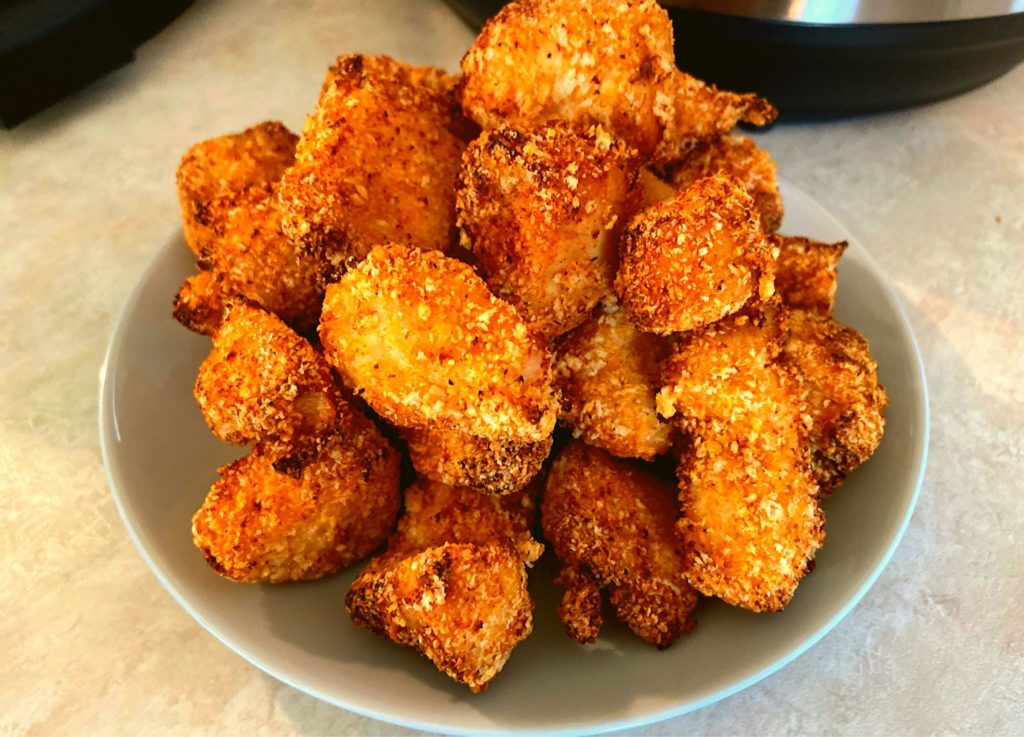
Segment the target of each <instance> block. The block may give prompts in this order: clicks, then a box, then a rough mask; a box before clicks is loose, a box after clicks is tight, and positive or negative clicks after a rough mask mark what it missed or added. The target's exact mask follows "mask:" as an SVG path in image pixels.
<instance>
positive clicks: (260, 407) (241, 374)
mask: <svg viewBox="0 0 1024 737" xmlns="http://www.w3.org/2000/svg"><path fill="white" fill-rule="evenodd" d="M195 396H196V400H197V401H198V402H199V408H200V409H201V410H202V412H203V418H204V419H205V420H206V423H207V424H208V425H209V426H210V429H211V430H212V431H213V434H214V435H215V436H217V437H218V438H219V439H221V440H224V441H226V442H229V443H239V444H246V443H262V444H263V445H264V446H265V453H266V454H267V455H270V456H273V457H275V458H276V457H280V456H283V455H289V454H291V453H293V452H296V451H297V450H298V449H300V448H301V447H302V446H304V445H306V444H307V443H308V442H310V441H312V440H313V439H314V438H316V436H317V435H319V434H320V433H322V432H325V431H328V430H329V429H330V428H332V427H333V426H334V424H335V423H336V421H337V420H338V416H339V413H341V412H342V411H344V409H345V407H346V402H345V400H344V399H343V398H342V396H341V393H340V392H339V390H338V387H337V386H336V385H335V383H334V377H333V376H332V375H331V369H330V366H328V364H327V362H326V361H325V360H324V357H323V356H321V355H320V354H319V353H317V352H316V350H314V349H313V346H311V345H310V344H309V342H308V341H306V340H305V339H304V338H302V337H301V336H299V335H298V334H297V333H296V332H295V331H294V330H292V329H291V328H289V327H288V326H287V325H285V324H284V322H282V321H281V319H280V318H278V317H277V316H275V315H273V314H271V313H269V312H266V311H265V310H262V309H260V308H258V307H254V306H252V305H249V304H246V303H235V304H232V305H231V306H230V307H229V309H228V311H227V315H226V317H225V318H224V320H223V322H222V323H221V325H220V327H219V328H218V329H217V332H216V333H214V335H213V348H212V350H211V351H210V355H209V356H207V357H206V359H205V360H204V361H203V363H202V365H201V366H200V367H199V375H198V376H197V377H196V383H195Z"/></svg>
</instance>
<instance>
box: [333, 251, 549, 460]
mask: <svg viewBox="0 0 1024 737" xmlns="http://www.w3.org/2000/svg"><path fill="white" fill-rule="evenodd" d="M320 339H321V341H322V342H323V346H324V351H325V355H326V356H327V358H328V360H329V361H330V362H331V363H332V365H334V367H335V368H336V369H338V371H339V373H340V374H341V376H342V377H343V379H344V381H345V382H346V383H347V384H348V386H350V387H351V388H352V389H354V390H355V391H356V392H358V393H359V394H360V395H361V396H362V397H363V398H364V399H365V400H366V402H367V403H368V404H369V405H370V407H372V408H373V410H374V411H375V412H377V413H378V414H380V415H381V416H383V417H384V418H385V419H387V420H388V421H389V422H392V423H394V424H395V425H398V426H399V427H406V428H428V427H433V426H435V425H437V424H440V425H443V426H445V427H450V428H451V429H454V430H458V431H459V432H463V433H467V434H471V435H477V436H479V437H481V438H488V439H503V440H515V441H520V442H540V441H543V440H545V439H546V438H547V437H548V436H549V435H550V434H551V431H552V429H553V428H554V424H555V416H556V414H557V401H556V399H555V394H554V389H553V385H552V372H551V360H550V356H549V354H548V352H547V349H546V346H545V345H544V343H543V341H542V340H541V339H540V338H539V337H538V336H536V335H535V334H534V333H533V332H532V331H531V330H530V329H529V328H528V327H527V326H526V323H525V322H523V320H522V319H521V318H520V317H519V315H518V314H517V313H516V311H515V309H514V308H513V307H512V306H511V305H510V304H508V303H507V302H505V301H503V300H500V299H498V298H497V297H495V296H494V295H492V294H491V293H490V291H488V289H487V285H486V284H484V281H483V279H481V278H480V277H479V276H477V275H476V274H475V273H474V272H473V270H472V269H471V268H470V267H469V266H467V265H466V264H464V263H462V262H460V261H456V260H455V259H451V258H448V257H446V256H444V255H443V254H441V253H439V252H437V251H421V250H419V249H416V248H409V247H406V246H401V245H394V244H392V245H387V246H378V247H376V248H374V249H373V250H372V251H371V252H370V254H369V255H368V256H367V257H366V259H365V260H364V261H363V262H362V263H360V264H359V265H358V266H356V267H354V268H352V269H350V270H349V271H348V272H347V273H346V274H345V275H344V276H343V277H342V278H341V280H340V281H338V282H337V283H336V284H332V285H330V287H328V289H327V296H326V299H325V300H324V309H323V314H322V316H321V319H320Z"/></svg>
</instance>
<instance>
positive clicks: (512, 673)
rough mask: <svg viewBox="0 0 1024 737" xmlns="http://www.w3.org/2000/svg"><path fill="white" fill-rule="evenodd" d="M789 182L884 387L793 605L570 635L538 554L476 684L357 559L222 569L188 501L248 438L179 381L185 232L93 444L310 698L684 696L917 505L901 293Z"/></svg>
mask: <svg viewBox="0 0 1024 737" xmlns="http://www.w3.org/2000/svg"><path fill="white" fill-rule="evenodd" d="M782 191H783V195H784V197H785V202H786V220H785V224H784V226H783V232H786V233H792V234H800V235H809V236H812V237H814V238H818V239H821V240H826V241H833V240H841V239H846V240H849V241H850V248H849V249H848V250H847V251H846V255H845V256H844V257H843V260H842V263H841V265H840V268H839V296H838V303H837V306H836V316H837V317H838V318H839V319H840V320H842V321H843V322H845V323H848V324H849V325H852V326H853V327H855V328H857V329H858V330H860V331H861V332H862V333H863V334H864V335H865V336H866V337H867V338H868V341H869V343H870V345H871V350H872V352H873V353H874V355H875V357H876V358H877V359H878V364H879V375H880V378H881V381H882V383H883V384H884V385H885V387H886V389H887V390H888V392H889V397H890V404H889V408H888V411H887V413H886V421H887V422H886V433H885V439H884V441H883V442H882V445H881V447H880V448H879V450H878V452H877V453H876V454H875V456H874V457H873V458H872V459H871V460H870V461H869V462H868V463H867V464H865V465H864V466H863V467H861V468H860V469H858V470H857V471H856V472H855V473H854V474H853V475H852V476H851V477H850V479H849V481H848V482H847V483H846V485H845V486H844V487H843V488H842V489H841V490H840V491H839V492H838V493H837V494H836V495H835V496H834V497H833V498H831V499H829V500H827V501H826V502H825V512H826V515H827V518H828V522H827V527H826V531H827V539H826V541H825V546H824V548H823V549H822V550H821V552H820V553H819V555H818V557H817V568H816V570H815V571H814V572H813V573H811V574H810V575H809V576H808V577H807V578H806V580H805V581H804V582H803V583H802V584H801V585H800V588H799V589H798V591H797V593H796V596H795V597H794V599H793V602H792V604H791V605H790V606H789V607H788V608H787V609H786V611H784V612H782V613H780V614H774V615H757V614H752V613H749V612H745V611H742V610H739V609H734V608H731V607H728V606H725V605H723V604H721V603H710V602H709V603H703V604H701V606H700V608H699V609H698V610H697V613H696V618H697V620H698V622H699V624H698V626H697V628H696V630H695V631H694V632H693V634H691V635H689V636H686V637H683V638H682V639H680V640H679V641H678V642H677V643H676V644H675V645H673V646H672V647H671V648H670V649H668V650H667V651H664V652H658V651H657V650H655V649H654V648H652V647H650V646H649V645H646V644H644V643H643V642H641V641H640V640H639V639H637V638H635V637H633V636H632V635H631V634H630V633H629V632H628V631H627V630H625V629H624V628H623V627H622V626H621V625H618V624H617V623H614V622H609V623H608V624H607V625H606V626H605V629H604V630H603V631H602V633H601V638H600V640H599V641H598V643H597V644H596V645H593V646H580V645H577V644H575V643H574V642H572V641H570V640H569V638H568V637H566V636H565V634H564V633H563V632H562V628H561V625H560V623H559V622H558V619H557V616H556V613H555V607H556V603H557V600H558V591H557V590H556V589H555V588H554V587H553V586H552V585H551V584H550V583H548V582H547V581H545V580H544V579H545V578H548V577H549V574H550V569H551V564H550V558H551V556H550V554H549V555H546V556H545V560H546V561H547V563H543V562H542V564H541V565H540V566H539V567H538V569H537V571H536V573H535V575H533V576H532V577H531V590H532V591H533V593H534V597H535V599H536V602H537V608H536V610H535V623H534V633H533V635H532V636H531V637H530V638H528V639H527V640H526V641H525V642H524V643H523V644H522V645H521V646H520V647H519V648H517V649H516V650H515V652H514V653H513V654H512V657H511V659H510V660H509V662H508V665H507V666H506V667H505V669H504V671H503V672H502V673H501V674H500V675H499V676H498V677H497V679H496V680H495V681H494V682H493V683H492V685H491V688H490V690H489V691H488V692H486V693H484V694H479V695H472V694H470V693H469V692H468V691H467V690H466V689H465V688H463V687H462V686H459V685H457V684H455V683H453V682H451V681H449V680H448V679H447V678H446V677H445V676H443V675H441V674H440V673H438V672H437V671H436V670H434V668H433V666H432V665H431V664H430V663H429V662H428V661H427V660H426V659H425V658H422V657H420V656H419V655H417V654H415V653H413V652H412V651H409V650H405V649H402V648H400V647H398V646H396V645H393V644H392V643H390V642H387V641H385V640H383V639H379V638H377V637H374V636H373V635H370V634H368V633H367V632H365V631H362V630H359V629H357V628H356V627H355V626H354V625H353V624H352V623H351V622H350V620H349V618H348V615H347V613H346V612H345V608H344V603H343V599H344V595H345V592H346V591H347V589H348V585H349V583H350V582H351V580H352V578H353V576H354V573H355V572H354V571H352V570H350V571H347V572H345V573H342V574H340V575H338V576H335V577H333V578H329V579H326V580H323V581H318V582H313V583H303V584H290V585H284V586H257V585H246V584H238V583H232V582H230V581H226V580H224V579H222V578H220V577H219V576H217V575H215V574H214V573H213V572H212V571H211V570H210V569H209V568H208V567H207V566H206V563H205V562H204V561H203V556H202V555H201V554H200V553H199V551H198V550H197V549H196V548H194V547H193V545H192V540H191V534H190V518H191V515H192V513H193V512H194V511H195V510H196V509H197V508H198V507H199V504H200V503H201V502H202V500H203V497H204V495H205V494H206V491H207V489H208V488H209V486H210V484H211V483H212V482H213V481H214V480H215V478H216V468H217V466H218V465H220V464H223V463H225V462H227V461H230V460H232V459H233V458H235V457H238V456H239V455H241V454H242V452H243V451H242V450H240V449H238V448H234V447H231V446H227V445H224V444H222V443H219V442H218V441H216V440H215V439H214V438H213V436H212V435H211V434H210V433H209V431H208V430H207V428H206V425H205V423H204V422H203V419H202V417H201V416H200V414H199V410H198V408H197V406H196V403H195V401H194V400H193V398H192V383H193V381H194V380H195V375H196V370H197V368H198V366H199V363H200V361H201V360H202V359H203V357H204V356H205V354H206V352H207V351H208V350H209V340H208V339H206V338H203V337H200V336H197V335H194V334H192V333H189V332H188V331H186V330H185V329H184V328H182V327H180V326H178V324H177V323H175V322H174V320H173V319H172V318H171V301H172V298H173V296H174V294H175V292H176V290H177V288H178V285H179V284H180V282H181V281H183V280H184V278H185V277H186V276H187V275H188V274H189V273H191V271H192V268H193V265H192V258H191V254H190V253H189V252H188V250H187V249H186V247H185V244H184V242H183V240H182V238H181V235H180V234H178V235H175V236H174V237H173V238H172V239H171V240H170V242H168V243H166V244H164V246H163V247H162V248H160V249H159V251H158V253H157V255H156V258H155V259H154V261H153V263H152V264H151V265H150V266H149V268H148V269H147V270H146V272H145V273H144V274H143V275H142V278H141V279H140V281H139V284H138V286H137V287H136V289H135V291H134V293H133V294H132V296H131V297H130V298H129V299H128V302H127V304H126V305H125V307H124V311H123V313H122V315H121V318H120V320H119V322H118V324H117V327H116V329H115V330H114V334H113V336H112V338H111V341H110V346H109V349H108V352H107V357H106V361H105V364H104V367H103V370H102V373H101V387H100V439H101V444H102V449H103V457H104V460H105V463H106V468H107V473H108V476H109V481H110V487H111V489H112V491H113V495H114V499H115V501H116V502H117V505H118V508H119V510H120V512H121V516H122V518H123V520H124V524H125V526H126V527H127V528H128V532H129V534H130V535H131V537H132V539H133V540H134V541H135V544H136V545H137V546H138V548H139V551H140V552H141V553H142V556H143V558H145V560H146V562H147V563H148V564H149V566H150V568H152V569H153V572H154V573H155V574H156V576H157V578H158V579H159V580H160V582H161V583H162V584H163V585H164V586H165V587H166V588H167V589H168V590H169V591H170V592H171V594H173V596H174V598H175V599H177V600H178V602H179V603H180V604H181V605H182V606H183V607H184V608H185V609H186V610H187V611H188V612H189V613H190V614H191V615H192V616H193V617H195V618H196V620H198V621H199V623H200V624H202V625H203V626H204V627H206V629H208V630H209V631H210V632H212V633H213V634H214V635H215V636H216V637H217V638H218V639H220V640H221V641H222V642H223V643H224V644H226V645H227V646H228V647H230V648H231V649H232V650H234V651H235V652H237V653H238V654H239V655H241V656H242V657H244V658H246V659H247V660H249V661H250V662H252V663H253V664H255V665H256V666H258V667H259V668H261V669H263V670H264V671H266V672H267V673H269V674H271V675H273V676H275V677H276V678H279V679H280V680H282V681H284V682H286V683H288V684H291V685H292V686H294V687H295V688H298V689H300V690H302V691H305V692H307V693H309V694H312V695H313V696H316V697H317V698H320V699H323V700H324V701H328V702H330V703H332V704H336V705H338V706H341V707H343V708H345V709H349V710H351V711H354V712H358V713H360V714H364V715H367V716H372V717H375V718H377V719H381V720H384V721H388V722H393V723H395V724H401V725H405V726H410V727H417V728H421V729H427V730H435V731H444V732H455V733H478V732H495V731H505V732H517V733H530V732H534V733H544V734H559V733H561V734H566V733H591V732H595V731H604V730H609V729H619V728H624V727H629V726H635V725H639V724H645V723H648V722H652V721H656V720H659V719H665V718H668V717H671V716H674V715H678V714H682V713H684V712H687V711H692V710H694V709H698V708H700V707H702V706H706V705H707V704H710V703H712V702H714V701H717V700H719V699H722V698H724V697H726V696H728V695H730V694H732V693H735V692H736V691H739V690H740V689H743V688H746V687H747V686H749V685H751V684H753V683H756V682H757V681H759V680H761V679H762V678H764V677H765V676H767V675H769V674H770V673H772V672H773V671H775V670H777V669H779V668H781V667H782V666H784V665H785V664H786V663H788V662H789V661H791V660H792V659H793V658H795V657H797V656H798V655H799V654H800V653H802V652H804V651H805V650H806V649H807V648H809V647H810V646H811V645H813V644H814V643H815V642H817V641H818V640H819V639H820V638H821V637H822V636H823V635H824V634H825V633H826V632H828V631H829V630H830V629H832V627H834V626H835V625H836V623H837V622H839V620H840V619H842V618H843V617H844V616H845V615H846V614H847V613H848V612H849V611H850V609H852V608H853V606H854V605H855V604H856V603H857V602H858V601H859V600H860V598H861V597H862V596H863V595H864V594H865V592H867V590H868V589H869V588H870V586H871V585H872V583H874V581H875V579H876V578H877V577H878V575H879V573H880V572H881V571H882V568H884V566H885V564H886V562H887V561H888V560H889V558H890V556H891V555H892V553H893V551H894V550H895V548H896V545H897V543H898V541H899V539H900V537H901V535H902V534H903V531H904V529H905V528H906V525H907V522H908V521H909V519H910V515H911V512H912V511H913V508H914V504H915V502H916V499H917V494H918V491H919V489H920V483H921V478H922V475H923V473H924V466H925V456H926V451H927V445H928V404H927V398H926V391H925V379H924V371H923V367H922V365H921V358H920V355H919V353H918V349H917V346H916V344H915V342H914V338H913V335H912V333H911V330H910V325H909V324H908V322H907V318H906V316H905V315H904V314H903V311H902V309H901V308H900V306H899V302H898V299H897V297H896V295H895V294H894V293H893V291H892V289H891V288H890V287H889V286H888V285H887V284H886V281H885V279H884V277H883V276H882V274H881V273H880V272H879V270H878V268H877V267H876V266H875V264H874V263H873V262H872V261H871V259H870V257H869V256H868V254H867V252H866V251H865V250H864V249H863V248H862V247H861V246H860V245H858V244H857V243H855V242H854V241H853V238H852V237H851V235H850V234H849V233H848V232H847V231H846V230H845V229H844V228H843V227H842V226H841V225H840V224H839V223H838V222H836V220H835V219H833V218H832V217H831V216H830V215H829V214H828V213H827V212H825V211H824V210H823V209H822V208H821V207H820V206H819V205H818V204H816V203H815V202H814V201H813V200H812V199H811V198H810V197H808V196H807V195H805V194H803V193H802V192H800V191H799V190H797V189H795V188H794V187H792V186H788V185H785V184H783V186H782ZM357 568H358V566H357ZM166 657H167V658H173V657H174V653H171V652H169V653H167V654H166Z"/></svg>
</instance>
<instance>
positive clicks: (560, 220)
mask: <svg viewBox="0 0 1024 737" xmlns="http://www.w3.org/2000/svg"><path fill="white" fill-rule="evenodd" d="M637 169H638V161H637V159H636V152H635V151H633V150H632V149H630V148H629V147H627V146H626V145H625V144H623V143H621V142H618V141H615V140H614V139H612V137H611V136H609V135H608V134H607V133H606V132H605V131H604V129H603V128H601V127H600V126H593V127H591V128H589V129H583V128H577V127H574V126H573V125H571V124H568V123H564V122H560V123H555V124H553V125H548V126H545V127H543V128H540V129H538V130H537V131H534V132H530V133H525V132H521V131H518V130H516V129H514V128H509V127H506V126H502V127H500V128H496V129H494V130H492V131H488V132H485V133H483V134H482V135H481V136H480V138H478V139H477V140H475V141H474V142H473V143H471V144H470V146H469V148H468V149H467V150H466V153H465V155H464V157H463V164H462V171H461V173H460V175H459V190H458V195H457V199H456V207H457V209H458V223H459V226H460V227H461V228H462V237H463V243H464V245H465V246H466V247H467V248H469V249H470V250H471V251H472V252H473V255H474V257H475V259H476V261H477V263H478V264H479V266H480V270H481V272H482V273H483V276H484V279H486V281H487V284H488V286H489V287H490V288H491V290H492V291H493V292H494V293H495V294H496V295H497V296H499V297H501V298H502V299H505V300H508V301H509V302H511V303H512V304H513V305H514V306H515V307H516V309H517V310H518V311H519V314H521V315H522V316H523V317H524V318H525V319H526V320H527V321H528V322H529V323H530V324H531V326H532V327H534V328H535V329H537V330H539V331H540V332H542V333H544V334H546V335H550V336H556V335H561V334H562V333H564V332H566V331H568V330H571V329H572V328H574V327H576V326H577V325H579V324H580V323H582V322H583V321H585V320H586V319H587V317H589V316H590V313H591V311H592V310H593V308H594V307H595V306H596V305H597V303H598V302H599V301H600V300H601V299H602V298H604V297H605V296H606V295H608V294H610V293H611V291H612V279H613V278H614V277H615V266H616V245H617V242H618V237H619V232H620V231H621V230H622V226H623V225H624V223H625V219H626V216H627V214H628V212H629V211H630V210H631V209H632V207H631V200H632V199H633V197H632V193H633V188H632V185H633V182H634V181H635V179H636V175H637Z"/></svg>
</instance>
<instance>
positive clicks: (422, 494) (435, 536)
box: [345, 480, 543, 692]
mask: <svg viewBox="0 0 1024 737" xmlns="http://www.w3.org/2000/svg"><path fill="white" fill-rule="evenodd" d="M533 512H534V506H533V500H532V498H531V496H530V495H529V494H525V493H519V494H512V495H508V496H504V497H496V496H492V495H489V494H484V493H481V492H480V491H479V490H477V489H471V488H467V487H454V486H449V485H447V484H442V483H438V482H433V481H427V480H420V481H417V482H416V483H415V484H413V486H411V487H410V488H409V489H407V490H406V494H405V514H404V515H403V516H402V518H401V519H400V520H399V523H398V529H397V531H396V532H395V534H394V535H393V536H392V538H391V540H390V541H389V542H388V549H387V550H386V551H385V552H384V553H383V554H382V555H380V556H379V557H377V558H375V559H373V560H372V561H370V563H369V565H367V566H366V568H365V569H364V570H363V572H362V573H361V574H360V575H359V577H358V578H357V579H356V580H355V582H354V583H353V584H352V587H351V589H350V590H349V592H348V595H347V596H346V597H345V603H346V605H347V606H348V610H349V613H350V614H351V615H352V619H353V621H355V622H356V624H359V625H361V626H363V627H366V628H367V629H369V630H371V631H372V632H374V633H376V634H378V635H381V636H383V637H387V638H389V639H391V640H392V641H394V642H397V643H398V644H400V645H406V646H408V647H411V648H413V649H414V650H416V651H418V652H420V653H422V654H423V655H425V656H426V657H427V658H429V659H430V660H431V662H433V663H434V665H435V666H436V667H437V668H438V670H440V671H441V672H442V673H445V674H446V675H448V676H449V677H451V678H453V679H454V680H456V681H459V682H460V683H465V684H466V685H467V686H469V688H470V689H471V690H472V691H474V692H478V691H483V690H484V689H486V688H487V686H488V684H489V683H490V681H491V680H492V679H493V678H494V677H495V676H496V675H497V674H498V672H499V671H500V670H501V669H502V667H503V666H504V664H505V662H506V661H507V660H508V657H509V655H510V654H511V652H512V650H513V648H515V646H516V645H518V644H519V643H520V642H522V640H523V639H525V638H526V636H527V635H529V634H530V632H531V630H532V629H533V602H532V601H531V600H530V596H529V593H528V592H527V590H526V568H527V566H529V565H532V564H533V562H534V561H535V560H537V558H538V557H540V554H541V552H543V546H542V545H541V544H540V543H538V542H537V541H536V540H534V539H533V536H532V535H531V533H530V525H531V523H532V518H533Z"/></svg>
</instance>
